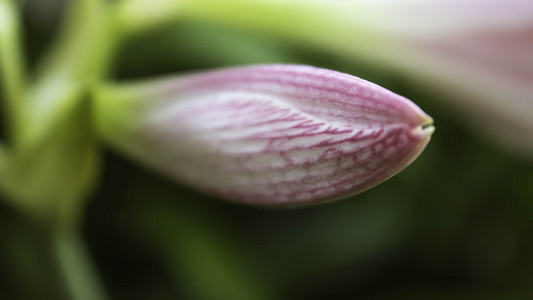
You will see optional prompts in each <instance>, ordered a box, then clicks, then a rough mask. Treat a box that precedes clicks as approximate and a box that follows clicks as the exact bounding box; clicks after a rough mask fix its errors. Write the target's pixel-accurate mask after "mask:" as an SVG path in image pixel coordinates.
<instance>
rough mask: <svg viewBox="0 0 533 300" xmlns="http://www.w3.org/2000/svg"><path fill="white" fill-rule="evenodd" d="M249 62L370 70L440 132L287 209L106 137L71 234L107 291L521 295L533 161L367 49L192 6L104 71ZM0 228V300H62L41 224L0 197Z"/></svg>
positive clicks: (52, 11) (40, 15)
mask: <svg viewBox="0 0 533 300" xmlns="http://www.w3.org/2000/svg"><path fill="white" fill-rule="evenodd" d="M61 8H62V2H61V1H59V2H58V1H55V2H54V1H28V2H27V4H26V7H25V10H24V23H25V24H24V25H25V44H26V45H25V46H26V49H27V53H28V57H29V61H30V68H31V67H32V66H34V65H35V62H36V61H37V60H38V58H39V57H40V55H42V53H43V52H44V51H45V50H46V47H47V46H49V44H50V42H51V41H52V40H53V37H54V34H55V32H56V30H57V26H58V24H59V20H60V18H61V14H62V9H61ZM258 63H300V64H309V65H313V66H318V67H322V68H328V69H333V70H337V71H341V72H345V73H349V74H352V75H355V76H359V77H362V78H364V79H367V80H370V81H372V82H375V83H377V84H379V85H381V86H383V87H385V88H387V89H390V90H392V91H394V92H396V93H398V94H401V95H404V96H406V97H407V98H409V99H411V100H412V101H413V102H415V103H416V104H418V105H419V106H420V107H421V108H422V109H423V110H424V111H425V112H427V113H428V114H429V115H431V116H432V117H433V118H434V120H435V126H436V132H435V133H434V135H433V137H432V141H431V142H430V143H429V145H428V146H427V148H426V150H425V151H424V152H423V153H422V155H421V156H420V157H419V158H418V159H417V160H416V161H415V162H414V163H413V164H412V165H411V166H409V167H408V168H407V169H405V170H404V171H403V172H401V173H400V174H398V175H397V176H395V177H393V178H392V179H390V180H389V181H387V182H385V183H383V184H381V185H379V186H377V187H375V188H373V189H371V190H369V191H367V192H364V193H362V194H360V195H357V196H354V197H351V198H348V199H345V200H342V201H338V202H335V203H331V204H326V205H318V206H312V207H305V208H298V209H268V208H258V207H250V206H243V205H236V204H231V203H226V202H222V201H220V200H219V199H215V198H211V197H208V196H205V195H203V194H200V193H198V192H196V191H194V190H192V189H190V188H188V187H186V186H183V185H180V184H178V183H175V182H172V181H169V180H167V179H166V178H164V177H162V176H160V175H159V174H157V173H153V172H151V171H150V170H147V169H144V168H142V167H140V166H139V165H138V164H136V163H135V162H134V161H131V160H129V159H127V158H125V157H123V156H121V155H120V154H119V153H116V152H114V151H112V150H111V149H108V148H105V147H104V148H103V149H102V150H103V151H104V152H105V155H104V162H105V164H104V168H103V170H102V177H101V180H100V181H99V183H98V187H97V189H96V190H95V191H94V193H93V194H92V195H91V199H90V201H88V204H87V207H86V215H85V219H84V223H83V234H84V236H83V238H84V239H85V241H86V243H87V244H88V248H89V252H90V256H91V257H92V258H93V260H94V265H95V269H96V270H97V272H98V274H99V275H100V276H101V279H102V281H103V284H104V287H105V289H106V290H107V292H108V294H109V295H110V297H111V298H112V299H131V300H135V299H215V300H216V299H222V300H226V299H227V300H231V299H250V300H254V299H265V300H266V299H302V300H303V299H306V300H307V299H531V298H530V297H533V288H532V287H533V234H532V232H533V160H532V159H531V156H530V157H527V156H524V155H521V156H517V155H515V154H514V152H511V151H509V150H508V149H507V148H506V147H505V145H501V143H500V142H499V141H498V140H495V139H491V137H490V135H487V134H479V133H478V131H477V128H476V127H473V126H471V123H469V122H467V121H466V118H464V117H463V116H464V115H463V114H458V113H457V110H456V109H455V108H454V107H452V106H450V105H448V101H446V99H444V97H446V96H444V95H442V94H441V93H440V92H439V91H437V90H432V89H431V88H429V89H428V88H424V86H423V85H421V84H417V83H416V82H415V81H413V80H412V78H409V77H406V76H405V75H403V74H402V73H401V72H396V71H392V70H389V69H387V68H383V67H374V66H373V65H372V64H371V63H368V62H366V61H364V60H357V59H352V58H347V57H346V56H343V55H338V54H336V53H334V52H330V51H327V50H324V49H322V48H315V47H312V46H309V45H308V44H304V43H301V42H297V41H293V40H291V39H287V38H284V39H282V38H279V37H277V36H275V35H268V34H260V33H257V32H253V31H247V30H245V29H240V28H237V27H231V26H224V25H221V24H219V23H210V22H206V21H199V20H194V19H191V18H183V19H179V18H178V19H176V21H173V22H170V23H168V24H166V25H165V26H160V27H157V28H154V29H153V30H150V31H148V32H145V33H143V34H142V35H140V36H137V37H136V38H134V39H131V40H128V41H127V42H126V43H125V44H124V45H123V47H122V48H121V49H120V51H119V53H118V55H117V56H116V65H115V71H114V74H115V75H114V78H115V79H117V80H126V79H141V78H149V77H153V76H161V75H170V74H175V73H179V72H184V71H192V70H207V69H211V68H218V67H225V66H234V65H243V64H258ZM531 84H533V82H531ZM464 97H465V99H464V101H468V96H467V95H464ZM531 115H532V118H533V111H532V112H531ZM0 237H1V241H0V298H1V299H60V297H61V287H60V286H59V285H60V283H59V281H58V279H57V278H55V276H54V274H55V271H54V268H55V267H54V261H53V259H50V258H48V257H49V255H47V254H46V253H47V252H49V251H50V250H49V249H48V248H49V245H47V243H46V241H45V240H44V239H43V238H42V229H41V228H40V227H39V226H38V225H36V224H35V223H33V222H32V221H31V220H29V219H27V218H26V216H25V215H23V214H21V213H19V212H18V211H16V210H14V209H12V208H11V207H9V206H8V205H7V204H5V202H0Z"/></svg>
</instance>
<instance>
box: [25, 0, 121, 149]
mask: <svg viewBox="0 0 533 300" xmlns="http://www.w3.org/2000/svg"><path fill="white" fill-rule="evenodd" d="M111 8H112V6H111V5H110V4H109V3H107V1H105V0H77V1H73V2H72V3H71V4H70V6H69V7H68V8H67V9H68V13H67V19H66V20H65V22H64V24H63V26H62V31H61V33H60V36H59V38H58V41H57V43H56V44H55V46H54V47H52V48H51V51H50V53H48V55H47V56H46V57H45V59H44V61H43V64H42V65H41V66H40V69H39V71H40V72H39V73H38V76H37V79H36V82H35V85H34V86H33V87H32V88H31V89H30V92H29V96H28V97H29V100H30V102H31V119H32V120H38V122H33V123H32V124H30V127H29V129H28V130H26V131H25V132H24V137H23V142H24V145H28V144H32V143H35V142H36V141H37V140H38V139H39V138H42V137H44V136H46V135H47V134H46V131H49V130H53V128H54V124H55V122H57V120H59V119H61V116H62V115H64V114H66V113H69V111H70V109H71V108H72V107H74V106H75V105H76V103H77V102H78V101H80V99H81V98H82V95H83V93H84V92H86V91H87V89H88V88H90V87H91V86H92V85H94V84H95V83H97V82H98V81H100V80H101V79H102V78H103V77H104V75H105V74H106V72H107V70H108V68H109V60H110V58H111V56H112V54H113V53H114V51H113V50H114V48H115V47H116V45H117V43H118V42H117V40H116V39H117V37H116V28H115V24H114V23H115V20H114V18H115V16H114V10H113V9H111Z"/></svg>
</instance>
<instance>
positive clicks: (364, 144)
mask: <svg viewBox="0 0 533 300" xmlns="http://www.w3.org/2000/svg"><path fill="white" fill-rule="evenodd" d="M96 98H97V100H96V123H97V126H98V128H99V131H100V134H101V136H103V137H104V138H105V139H106V140H107V142H109V143H110V144H112V145H113V146H115V147H116V148H118V149H120V150H122V151H124V152H126V153H128V154H129V155H130V156H132V157H134V158H135V159H137V160H139V161H140V162H142V163H144V164H145V165H148V166H150V167H152V168H154V169H156V170H158V171H160V172H162V173H164V174H166V175H169V176H170V177H172V178H175V179H176V180H178V181H180V182H184V183H186V184H188V185H191V186H194V187H196V188H197V189H199V190H201V191H204V192H206V193H209V194H212V195H216V196H219V197H221V198H226V199H229V200H233V201H237V202H243V203H249V204H263V205H300V204H306V203H317V202H324V201H330V200H335V199H340V198H343V197H347V196H350V195H354V194H357V193H360V192H362V191H364V190H366V189H368V188H370V187H372V186H375V185H376V184H378V183H381V182H383V181H384V180H386V179H388V178H390V177H391V176H393V175H394V174H396V173H397V172H399V171H400V170H401V169H403V168H404V167H406V166H407V165H408V164H409V163H410V162H411V161H413V160H414V159H415V158H416V157H417V156H418V155H419V154H420V152H421V151H422V150H423V148H424V147H425V145H426V144H427V143H428V141H429V139H430V135H431V133H432V132H433V130H434V129H433V126H429V125H430V124H431V123H432V120H431V118H430V117H429V116H428V115H426V114H425V113H424V112H423V111H422V110H421V109H420V108H419V107H417V106H416V105H415V104H413V103H412V102H410V101H409V100H407V99H405V98H403V97H401V96H398V95H396V94H394V93H392V92H390V91H388V90H385V89H384V88H381V87H379V86H377V85H375V84H372V83H370V82H367V81H365V80H362V79H359V78H357V77H354V76H350V75H347V74H342V73H338V72H335V71H330V70H324V69H318V68H314V67H308V66H298V65H265V66H251V67H241V68H233V69H225V70H220V71H212V72H207V73H202V74H193V75H187V76H180V77H176V78H172V79H167V80H160V81H157V82H152V83H148V84H142V85H126V86H118V87H107V88H103V89H101V90H100V92H99V93H98V94H97V97H96Z"/></svg>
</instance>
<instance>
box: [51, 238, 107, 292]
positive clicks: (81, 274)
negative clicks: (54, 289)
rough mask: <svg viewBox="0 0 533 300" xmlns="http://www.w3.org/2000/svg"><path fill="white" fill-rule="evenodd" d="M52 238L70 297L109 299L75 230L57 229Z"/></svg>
mask: <svg viewBox="0 0 533 300" xmlns="http://www.w3.org/2000/svg"><path fill="white" fill-rule="evenodd" d="M52 238H53V247H54V249H53V250H54V253H55V255H56V258H57V262H58V264H59V267H60V271H61V275H62V279H63V282H64V283H65V285H66V287H67V290H68V294H69V296H70V298H71V299H72V300H106V299H109V298H108V297H107V295H106V294H105V292H104V289H103V288H102V284H101V282H100V280H99V278H98V276H97V275H96V270H95V269H94V266H93V265H92V263H91V260H90V258H89V254H88V251H87V249H86V248H85V245H84V243H83V241H82V239H81V237H80V236H79V234H78V233H77V232H76V231H75V230H68V229H67V230H64V229H57V230H55V232H54V233H53V237H52Z"/></svg>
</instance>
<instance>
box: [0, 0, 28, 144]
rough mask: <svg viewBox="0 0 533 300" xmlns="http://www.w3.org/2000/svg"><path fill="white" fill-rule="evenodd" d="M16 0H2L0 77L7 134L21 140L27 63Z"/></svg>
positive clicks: (0, 14)
mask: <svg viewBox="0 0 533 300" xmlns="http://www.w3.org/2000/svg"><path fill="white" fill-rule="evenodd" d="M15 6H16V4H15V3H14V1H10V0H0V81H1V86H2V91H1V92H2V93H3V97H4V116H5V120H6V121H5V123H6V126H7V128H8V132H7V134H8V137H9V139H10V141H11V142H12V143H13V145H15V146H16V145H17V144H18V137H19V135H20V131H21V126H22V124H23V123H24V121H23V118H24V117H23V113H24V107H23V105H24V99H23V98H24V89H25V85H26V84H25V74H24V73H25V63H24V58H23V56H22V53H23V51H21V48H22V47H21V41H20V28H19V25H20V20H19V13H18V11H17V9H16V7H15Z"/></svg>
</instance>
